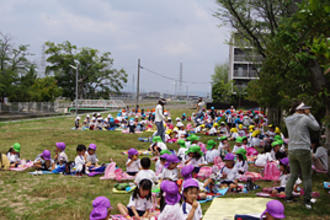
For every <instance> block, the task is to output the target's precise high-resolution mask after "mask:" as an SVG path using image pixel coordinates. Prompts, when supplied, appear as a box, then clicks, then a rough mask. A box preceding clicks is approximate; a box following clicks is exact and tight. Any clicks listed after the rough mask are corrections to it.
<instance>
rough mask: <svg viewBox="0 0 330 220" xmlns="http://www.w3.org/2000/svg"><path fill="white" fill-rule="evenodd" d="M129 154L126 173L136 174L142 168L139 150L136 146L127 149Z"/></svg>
mask: <svg viewBox="0 0 330 220" xmlns="http://www.w3.org/2000/svg"><path fill="white" fill-rule="evenodd" d="M127 154H128V160H127V162H126V173H127V174H128V175H130V176H135V175H136V174H137V173H138V172H139V170H140V159H139V152H138V151H137V150H136V149H135V148H131V149H129V150H128V151H127Z"/></svg>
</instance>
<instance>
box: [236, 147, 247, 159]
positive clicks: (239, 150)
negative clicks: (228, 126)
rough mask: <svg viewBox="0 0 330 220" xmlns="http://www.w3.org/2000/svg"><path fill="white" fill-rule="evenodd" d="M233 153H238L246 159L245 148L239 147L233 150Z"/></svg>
mask: <svg viewBox="0 0 330 220" xmlns="http://www.w3.org/2000/svg"><path fill="white" fill-rule="evenodd" d="M235 154H240V155H242V156H243V158H244V160H246V159H247V157H246V150H245V149H244V148H239V149H238V150H237V151H236V152H235Z"/></svg>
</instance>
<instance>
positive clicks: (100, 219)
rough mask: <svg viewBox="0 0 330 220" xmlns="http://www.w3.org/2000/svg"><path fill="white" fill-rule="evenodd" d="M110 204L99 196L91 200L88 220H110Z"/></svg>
mask: <svg viewBox="0 0 330 220" xmlns="http://www.w3.org/2000/svg"><path fill="white" fill-rule="evenodd" d="M111 209H112V206H111V203H110V200H109V199H108V198H107V197H104V196H99V197H96V198H95V199H94V200H93V210H92V211H91V213H90V215H89V219H90V220H110V219H111V217H110V215H111Z"/></svg>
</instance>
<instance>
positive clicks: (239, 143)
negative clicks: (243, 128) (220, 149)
mask: <svg viewBox="0 0 330 220" xmlns="http://www.w3.org/2000/svg"><path fill="white" fill-rule="evenodd" d="M242 143H243V139H242V137H237V138H236V140H235V145H234V148H233V153H235V152H236V151H237V150H238V149H240V148H243V147H242Z"/></svg>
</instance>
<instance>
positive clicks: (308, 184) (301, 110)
mask: <svg viewBox="0 0 330 220" xmlns="http://www.w3.org/2000/svg"><path fill="white" fill-rule="evenodd" d="M310 108H311V107H310V106H306V105H305V104H304V103H303V102H302V103H300V104H299V103H295V104H294V105H293V106H292V108H291V110H290V116H288V117H287V118H285V124H286V127H287V128H288V134H289V149H288V150H289V160H290V171H291V175H290V177H289V180H288V182H287V184H286V187H285V194H286V199H287V201H292V199H293V196H292V190H293V185H294V184H295V182H296V180H297V178H298V176H299V175H300V176H301V177H302V179H303V185H304V191H305V194H304V203H305V207H306V208H307V209H311V208H312V205H311V193H312V155H311V151H310V147H311V139H310V134H309V130H308V129H312V130H314V131H317V130H319V129H320V125H319V123H318V122H317V121H316V120H315V118H314V116H313V115H312V114H311V113H310Z"/></svg>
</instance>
